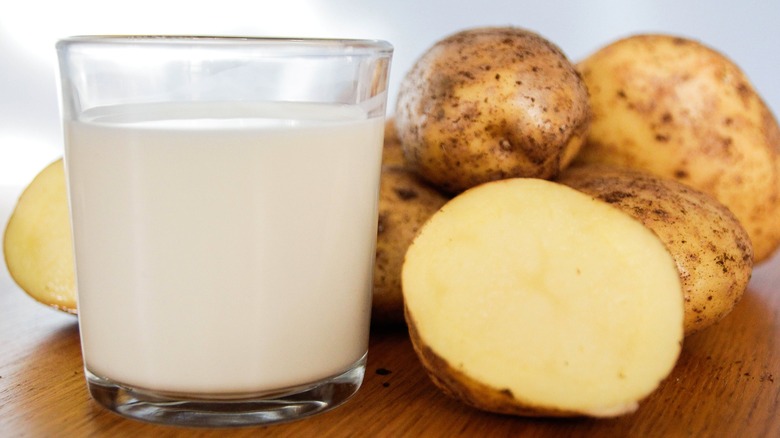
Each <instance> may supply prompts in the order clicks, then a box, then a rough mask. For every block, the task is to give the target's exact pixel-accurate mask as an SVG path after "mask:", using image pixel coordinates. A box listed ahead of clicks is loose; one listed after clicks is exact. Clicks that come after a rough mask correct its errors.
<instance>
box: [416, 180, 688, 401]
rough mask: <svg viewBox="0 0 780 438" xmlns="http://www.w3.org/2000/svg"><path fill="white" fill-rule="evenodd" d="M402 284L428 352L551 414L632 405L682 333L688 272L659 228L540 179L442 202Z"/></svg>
mask: <svg viewBox="0 0 780 438" xmlns="http://www.w3.org/2000/svg"><path fill="white" fill-rule="evenodd" d="M403 292H404V300H405V303H406V308H407V318H408V319H409V323H410V325H413V327H414V329H415V330H416V332H417V334H418V335H419V341H418V342H421V343H422V344H424V345H423V346H420V345H418V346H416V348H417V349H418V351H420V349H421V347H425V348H429V349H430V350H432V351H433V353H434V354H436V355H437V356H439V357H440V358H442V359H443V360H444V361H446V362H447V363H448V364H449V366H450V367H452V368H453V369H455V370H456V371H457V372H459V373H462V374H463V375H465V376H466V377H467V378H469V379H472V380H473V381H475V382H478V383H480V384H482V385H486V387H488V388H492V389H493V390H494V391H495V392H496V393H503V394H507V393H508V394H511V395H512V397H513V398H514V402H515V403H516V404H517V405H518V406H528V407H531V408H534V409H537V410H539V411H540V412H541V413H542V414H543V413H544V412H545V411H552V412H558V413H561V412H563V413H570V414H572V415H592V416H614V415H618V414H622V413H626V412H631V411H633V410H634V409H636V407H637V404H638V401H640V400H641V399H643V398H644V397H646V396H647V395H648V394H650V393H651V392H652V391H653V390H654V389H655V388H656V387H657V386H658V384H659V383H660V382H661V380H663V379H664V378H665V377H666V376H667V375H668V374H669V373H670V371H671V370H672V368H673V367H674V364H675V363H676V360H677V357H678V355H679V352H680V348H681V342H682V338H683V325H682V321H683V298H682V292H681V286H680V282H679V277H678V273H677V270H676V267H675V264H674V261H673V259H672V257H671V256H670V255H669V253H668V252H667V251H666V249H665V248H664V246H663V244H662V243H661V242H660V241H659V240H658V238H657V237H656V236H655V235H654V234H653V233H652V232H651V231H649V230H648V229H647V228H645V227H644V226H642V225H641V224H640V223H639V222H637V221H635V220H634V219H632V218H630V217H629V216H627V215H625V214H624V213H622V212H620V211H618V210H616V209H614V208H613V207H611V206H609V205H607V204H605V203H602V202H600V201H596V200H594V199H592V198H590V197H589V196H587V195H584V194H581V193H578V192H576V191H574V190H572V189H569V188H568V187H564V186H562V185H559V184H556V183H553V182H548V181H542V180H536V179H514V180H503V181H497V182H494V183H488V184H485V185H482V186H479V187H477V188H475V189H472V190H470V191H467V192H465V193H464V194H462V195H460V196H459V197H457V198H455V199H454V200H453V201H450V202H449V203H448V204H446V205H445V206H444V207H443V208H442V209H441V210H440V211H439V212H438V213H436V214H435V215H434V216H433V217H432V219H431V220H430V221H429V222H428V223H427V224H426V225H425V227H424V228H423V230H422V231H421V233H420V235H419V236H418V237H417V239H416V240H415V242H414V243H413V244H412V246H411V247H410V249H409V251H408V252H407V255H406V261H405V264H404V270H403ZM441 371H442V370H435V369H434V370H430V369H429V372H433V373H436V372H441ZM442 380H445V381H446V380H450V381H451V380H452V379H442ZM455 380H456V381H457V380H458V379H457V378H456V379H455ZM453 392H457V391H453ZM472 402H473V400H472ZM472 404H474V403H472ZM476 404H478V403H476ZM478 407H479V406H478ZM494 410H496V409H494ZM498 410H499V411H503V412H508V413H511V412H512V410H511V409H504V410H502V409H498Z"/></svg>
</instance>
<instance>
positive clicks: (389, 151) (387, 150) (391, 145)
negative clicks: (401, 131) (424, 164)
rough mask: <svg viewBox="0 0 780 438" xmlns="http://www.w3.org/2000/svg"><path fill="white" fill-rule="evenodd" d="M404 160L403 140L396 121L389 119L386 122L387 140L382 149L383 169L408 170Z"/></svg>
mask: <svg viewBox="0 0 780 438" xmlns="http://www.w3.org/2000/svg"><path fill="white" fill-rule="evenodd" d="M407 167H409V166H408V164H407V163H406V158H404V150H403V146H402V145H401V139H400V138H398V134H397V133H396V130H395V119H393V118H392V117H391V118H388V119H387V120H386V121H385V138H384V145H383V147H382V168H383V169H386V168H407Z"/></svg>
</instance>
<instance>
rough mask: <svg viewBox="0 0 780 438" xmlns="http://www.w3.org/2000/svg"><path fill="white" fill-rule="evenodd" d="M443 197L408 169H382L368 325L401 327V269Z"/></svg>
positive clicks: (402, 317)
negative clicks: (370, 321) (369, 320)
mask: <svg viewBox="0 0 780 438" xmlns="http://www.w3.org/2000/svg"><path fill="white" fill-rule="evenodd" d="M447 199H448V198H447V197H446V196H444V195H443V194H441V193H439V192H438V191H437V190H435V189H434V188H432V187H430V186H429V185H428V184H427V183H425V182H424V181H422V180H421V179H420V178H419V177H418V176H417V175H416V174H414V173H413V172H412V171H410V170H409V169H404V168H402V167H397V166H396V167H393V166H388V167H384V168H383V170H382V174H381V180H380V189H379V225H378V228H377V244H376V261H375V263H374V288H373V301H372V310H371V320H372V323H376V324H378V325H400V324H403V323H404V306H403V293H402V291H401V268H402V267H403V262H404V256H405V255H406V250H407V248H408V247H409V245H410V244H411V243H412V240H414V237H415V236H416V235H417V232H418V231H419V229H420V227H422V225H423V224H424V223H425V222H426V221H427V220H428V218H429V217H430V216H431V215H433V213H435V212H436V211H437V210H438V209H439V208H440V207H441V206H442V205H444V203H445V202H446V201H447Z"/></svg>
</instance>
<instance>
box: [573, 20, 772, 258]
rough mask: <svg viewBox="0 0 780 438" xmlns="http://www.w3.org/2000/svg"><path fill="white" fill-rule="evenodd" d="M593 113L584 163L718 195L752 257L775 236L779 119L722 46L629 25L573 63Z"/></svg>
mask: <svg viewBox="0 0 780 438" xmlns="http://www.w3.org/2000/svg"><path fill="white" fill-rule="evenodd" d="M577 68H578V70H579V71H580V73H581V74H582V77H583V79H584V80H585V83H586V84H587V86H588V89H589V92H590V96H591V108H592V110H593V122H592V124H591V128H590V130H589V134H588V139H587V142H586V145H585V146H584V147H583V148H582V151H581V152H580V154H579V155H578V157H577V161H578V162H582V163H606V164H613V165H620V166H626V167H631V168H634V169H638V170H644V171H648V172H650V173H653V174H656V175H659V176H662V177H668V178H675V179H677V180H679V181H681V182H683V183H685V184H687V185H689V186H691V187H694V188H696V189H698V190H700V191H703V192H705V193H708V194H710V195H711V196H713V197H715V198H716V199H717V200H719V201H720V202H721V203H723V204H724V205H726V206H727V207H728V208H729V209H730V210H731V211H732V212H733V213H734V214H735V215H736V216H737V217H738V218H739V220H740V221H741V222H742V225H743V226H744V227H745V229H746V230H747V232H748V234H749V235H750V237H751V240H752V243H753V249H754V257H755V262H756V263H760V262H762V261H765V260H767V259H768V258H769V257H770V256H771V255H772V253H773V252H774V251H775V250H776V249H777V248H778V246H780V129H779V128H778V123H777V120H776V119H775V117H774V116H773V114H772V113H771V112H770V110H769V109H768V108H767V106H766V104H765V103H764V102H763V101H762V99H761V97H760V96H759V95H758V93H757V92H756V90H755V89H754V88H753V86H752V85H751V83H750V82H749V79H748V78H747V77H746V76H745V74H744V73H743V72H742V71H741V70H740V69H739V67H738V66H736V65H735V64H734V63H733V62H732V61H730V60H729V59H727V58H726V57H725V56H724V55H723V54H721V53H719V52H717V51H715V50H714V49H712V48H709V47H707V46H705V45H703V44H701V43H699V42H697V41H693V40H690V39H686V38H681V37H676V36H672V35H659V34H648V35H633V36H630V37H627V38H625V39H622V40H619V41H616V42H614V43H612V44H610V45H608V46H606V47H604V48H602V49H600V50H598V51H596V52H595V53H593V54H592V55H591V56H589V57H588V58H586V59H585V60H583V61H582V62H580V63H579V64H578V65H577Z"/></svg>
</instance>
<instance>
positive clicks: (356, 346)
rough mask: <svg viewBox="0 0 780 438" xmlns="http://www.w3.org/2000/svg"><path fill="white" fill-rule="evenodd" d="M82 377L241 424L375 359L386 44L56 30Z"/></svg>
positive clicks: (299, 414) (329, 395) (356, 382)
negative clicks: (372, 319)
mask: <svg viewBox="0 0 780 438" xmlns="http://www.w3.org/2000/svg"><path fill="white" fill-rule="evenodd" d="M57 53H58V59H59V67H60V69H59V72H60V75H59V88H60V90H61V113H62V121H63V132H64V138H65V169H66V175H67V181H68V194H69V203H70V211H71V223H72V228H73V238H74V239H73V241H74V254H75V264H76V267H75V268H76V278H77V280H76V283H77V291H78V315H79V325H80V332H81V345H82V352H83V359H84V369H85V375H86V380H87V386H88V388H89V391H90V394H91V395H92V397H93V398H94V400H96V401H97V402H98V403H99V404H101V405H103V406H105V407H107V408H108V409H110V410H112V411H115V412H117V413H119V414H122V415H125V416H127V417H131V418H136V419H141V420H146V421H151V422H158V423H167V424H178V425H186V426H243V425H252V424H271V423H277V422H283V421H290V420H295V419H299V418H303V417H306V416H309V415H312V414H315V413H318V412H323V411H326V410H329V409H331V408H334V407H336V406H339V405H340V404H342V403H344V402H345V401H346V400H347V399H348V398H350V397H351V396H352V395H353V394H354V393H355V392H356V391H357V390H358V388H359V386H360V384H361V382H362V379H363V375H364V370H365V361H366V353H367V349H368V333H369V316H370V306H371V284H372V265H373V260H374V247H375V243H376V226H377V191H378V185H379V172H380V164H381V163H380V161H381V150H382V141H383V128H384V115H385V106H386V101H387V83H388V73H389V67H390V63H391V58H392V46H391V45H390V44H388V43H387V42H384V41H375V40H334V39H289V38H239V37H203V36H80V37H71V38H66V39H63V40H61V41H59V42H58V43H57Z"/></svg>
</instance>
